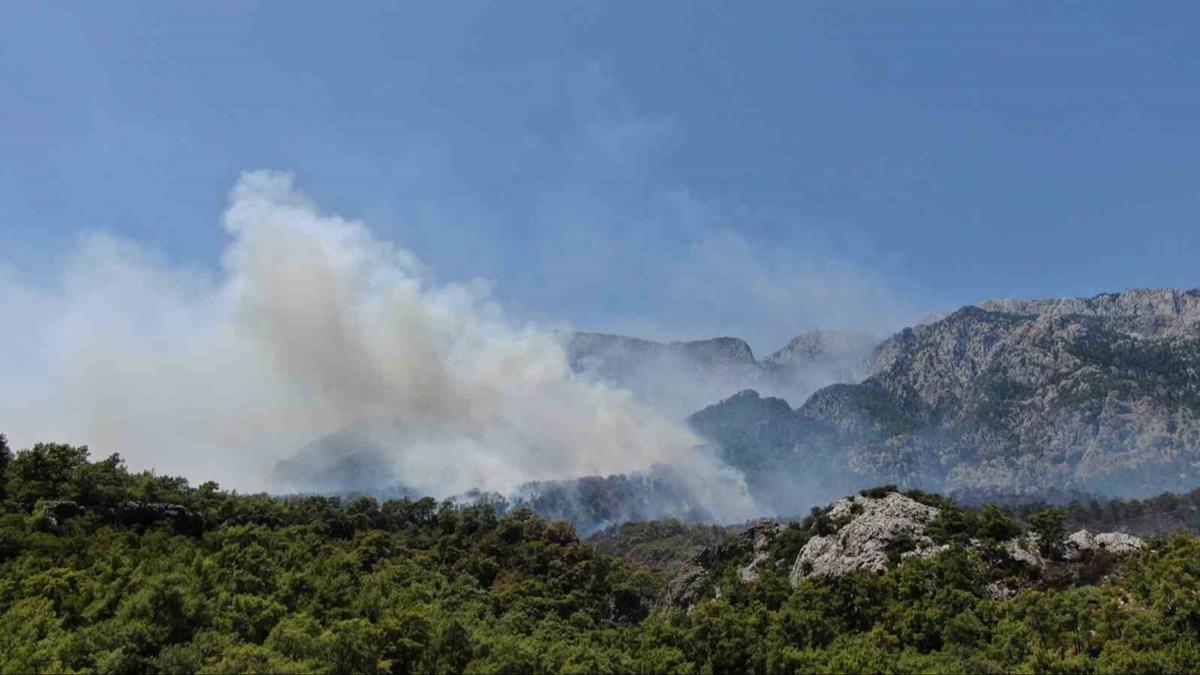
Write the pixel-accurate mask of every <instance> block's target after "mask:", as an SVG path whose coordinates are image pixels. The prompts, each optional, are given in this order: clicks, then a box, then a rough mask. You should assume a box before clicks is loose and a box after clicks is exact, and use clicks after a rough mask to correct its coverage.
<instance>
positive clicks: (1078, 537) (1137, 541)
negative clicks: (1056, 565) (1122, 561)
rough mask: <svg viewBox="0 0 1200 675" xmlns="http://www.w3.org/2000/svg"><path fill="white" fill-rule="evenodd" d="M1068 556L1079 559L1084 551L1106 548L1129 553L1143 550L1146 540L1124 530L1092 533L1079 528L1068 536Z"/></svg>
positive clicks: (1119, 553) (1119, 552)
mask: <svg viewBox="0 0 1200 675" xmlns="http://www.w3.org/2000/svg"><path fill="white" fill-rule="evenodd" d="M1066 544H1067V550H1066V558H1067V559H1068V560H1078V559H1079V558H1080V557H1082V555H1083V552H1084V551H1095V550H1104V551H1108V552H1110V553H1115V554H1117V555H1128V554H1130V553H1136V552H1138V551H1140V550H1142V547H1143V546H1145V542H1143V541H1142V539H1141V538H1140V537H1135V536H1133V535H1132V534H1125V533H1124V532H1101V533H1098V534H1096V533H1092V532H1089V531H1088V530H1079V531H1078V532H1074V533H1072V534H1071V535H1070V536H1069V537H1067V542H1066Z"/></svg>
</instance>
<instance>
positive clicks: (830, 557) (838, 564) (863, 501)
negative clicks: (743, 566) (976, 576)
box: [790, 492, 939, 583]
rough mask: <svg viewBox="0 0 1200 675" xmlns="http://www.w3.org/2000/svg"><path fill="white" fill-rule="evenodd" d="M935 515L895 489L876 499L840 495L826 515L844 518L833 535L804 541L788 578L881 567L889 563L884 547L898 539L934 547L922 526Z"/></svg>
mask: <svg viewBox="0 0 1200 675" xmlns="http://www.w3.org/2000/svg"><path fill="white" fill-rule="evenodd" d="M938 514H939V511H938V509H936V508H933V507H932V506H926V505H925V504H922V503H920V502H917V501H915V500H913V499H910V498H908V497H905V496H904V495H902V494H899V493H896V492H892V493H889V494H887V495H886V496H884V497H883V498H880V499H874V498H870V497H864V496H862V495H857V496H855V497H852V498H850V499H842V500H839V501H837V502H835V503H834V504H833V508H832V509H831V510H830V512H829V514H828V517H829V518H830V519H831V520H833V522H835V523H837V522H839V521H843V520H848V521H849V522H846V523H845V524H844V525H842V526H841V527H840V528H839V529H838V530H837V532H835V533H833V534H830V535H827V536H820V535H818V536H815V537H813V538H811V539H809V540H808V543H806V544H805V545H804V548H803V549H801V550H800V555H799V557H797V558H796V562H795V564H794V565H793V566H792V573H791V576H790V578H791V581H792V583H796V582H797V581H799V580H800V579H802V578H804V577H808V576H819V577H836V576H842V575H843V574H847V573H849V572H856V571H863V570H865V571H869V572H883V571H884V570H886V569H887V566H888V562H889V556H888V553H889V548H890V547H891V546H892V545H893V544H895V543H896V542H897V541H900V540H901V539H904V540H906V541H907V542H909V543H911V548H913V549H917V550H920V549H930V548H933V546H934V542H933V540H932V539H930V538H929V537H927V536H926V535H925V530H926V528H927V527H928V526H929V524H930V523H932V522H933V521H934V519H936V518H937V517H938ZM896 555H899V553H896Z"/></svg>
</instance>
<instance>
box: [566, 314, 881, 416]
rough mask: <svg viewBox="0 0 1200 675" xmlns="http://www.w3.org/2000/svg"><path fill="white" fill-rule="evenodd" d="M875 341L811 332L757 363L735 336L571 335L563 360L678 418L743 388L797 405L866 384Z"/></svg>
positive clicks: (863, 336)
mask: <svg viewBox="0 0 1200 675" xmlns="http://www.w3.org/2000/svg"><path fill="white" fill-rule="evenodd" d="M879 341H880V339H879V338H878V337H876V336H873V335H869V334H866V333H858V332H853V331H830V330H815V331H810V332H807V333H804V334H802V335H799V336H797V337H796V338H794V339H793V340H792V341H791V342H789V343H788V344H787V345H786V346H784V347H783V348H782V349H780V350H779V351H777V352H775V353H773V354H771V355H770V356H768V357H766V358H765V359H763V360H761V361H759V360H756V359H755V358H754V352H753V351H752V350H751V349H750V345H749V344H747V343H746V341H745V340H742V339H740V338H734V337H718V338H712V339H709V340H694V341H688V342H670V343H661V342H652V341H650V340H642V339H638V338H632V337H626V336H622V335H605V334H602V333H575V334H574V335H573V336H572V337H571V339H570V341H569V342H568V344H567V356H568V359H569V360H570V364H571V368H572V369H574V370H575V371H576V372H579V373H584V374H587V375H590V376H592V377H595V378H597V379H600V380H603V381H606V382H609V383H612V384H614V385H617V386H620V387H624V388H627V389H630V390H632V391H633V392H634V393H635V394H637V395H639V396H640V397H641V398H642V399H643V400H644V401H646V402H648V403H650V404H651V405H654V406H657V407H658V408H660V409H665V410H666V411H668V412H671V413H675V414H677V415H678V416H679V417H683V416H685V415H687V414H689V413H691V412H693V411H695V410H697V409H699V408H701V407H703V406H705V405H708V404H709V403H712V402H713V401H716V400H720V399H723V398H726V397H728V396H731V395H733V394H735V393H737V392H739V391H742V390H744V389H754V390H756V391H760V392H763V393H766V394H770V395H774V396H781V397H784V398H786V399H788V400H789V401H795V402H797V403H799V402H802V401H804V400H805V399H806V398H808V396H809V395H811V394H812V393H813V392H815V391H816V390H818V389H820V388H821V387H824V386H828V385H830V384H834V383H837V382H853V381H856V380H857V379H858V378H860V377H863V376H864V375H865V374H866V373H867V366H868V365H869V363H868V362H869V359H870V356H871V353H872V350H873V349H874V347H875V346H876V345H878V344H879Z"/></svg>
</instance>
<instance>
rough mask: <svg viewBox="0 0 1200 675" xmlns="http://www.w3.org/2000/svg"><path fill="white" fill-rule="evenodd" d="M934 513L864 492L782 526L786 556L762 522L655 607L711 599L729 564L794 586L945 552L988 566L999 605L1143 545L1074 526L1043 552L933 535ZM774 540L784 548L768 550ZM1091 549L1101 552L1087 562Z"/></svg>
mask: <svg viewBox="0 0 1200 675" xmlns="http://www.w3.org/2000/svg"><path fill="white" fill-rule="evenodd" d="M942 515H943V512H942V510H941V509H939V508H937V507H936V506H931V505H930V504H927V503H923V502H922V501H918V500H917V499H914V498H913V497H910V496H908V495H905V494H901V493H899V492H896V491H886V492H885V491H877V490H868V491H865V492H864V493H860V494H858V495H855V496H853V497H848V498H845V499H839V500H837V501H835V502H833V503H832V504H830V505H829V506H828V507H826V508H824V509H814V516H813V518H810V519H808V520H806V521H805V523H804V524H803V525H801V526H800V529H799V530H790V529H789V530H788V531H789V532H792V533H796V532H800V533H807V534H805V536H807V539H806V540H803V544H802V545H800V548H799V553H798V554H796V555H795V557H794V558H789V557H788V556H785V555H783V554H782V553H781V551H786V550H792V551H794V550H795V548H792V549H788V545H786V541H787V540H781V536H782V535H783V533H784V531H785V528H783V527H781V526H780V525H778V524H777V523H775V522H773V521H764V522H762V523H759V524H757V525H755V526H753V527H750V528H748V529H746V530H744V531H742V532H741V533H740V534H738V535H736V536H734V537H731V538H729V539H728V540H726V541H723V542H722V543H720V544H717V545H713V546H708V547H706V548H705V549H704V550H703V551H701V552H700V553H698V554H696V555H695V556H693V557H692V558H691V559H690V560H689V561H688V562H687V563H686V564H685V565H683V566H682V567H681V568H680V570H679V571H678V573H677V574H676V575H675V577H674V578H673V579H672V580H671V581H670V582H669V584H668V589H667V593H666V595H665V596H664V604H665V605H667V606H670V607H677V608H688V607H691V606H692V605H693V604H695V603H696V602H698V601H700V600H702V599H704V598H706V597H711V596H719V595H720V590H721V589H720V588H718V587H717V581H718V579H719V578H722V575H723V574H725V573H726V572H727V571H728V570H730V569H731V566H732V565H736V566H735V567H733V568H732V569H734V570H735V571H736V573H737V575H738V577H739V578H740V579H741V580H742V581H743V582H746V583H750V582H754V581H756V580H758V579H759V578H760V577H761V575H762V574H763V573H764V572H767V571H778V572H784V571H787V570H789V569H790V574H789V575H788V578H789V580H790V582H791V583H792V584H793V585H794V584H798V583H801V582H802V581H803V580H804V579H807V578H822V577H840V576H843V575H846V574H851V573H855V572H868V573H876V574H882V573H884V572H886V571H887V570H889V569H891V568H892V567H894V566H896V565H898V564H901V563H902V562H903V561H905V560H910V559H913V558H929V557H933V556H938V555H941V554H944V553H946V552H948V551H950V550H951V549H955V548H959V549H963V548H965V549H967V550H968V551H970V552H971V555H972V556H973V557H974V559H975V560H976V562H977V564H979V565H986V566H990V568H991V570H992V574H991V575H990V576H991V577H992V579H993V581H992V582H991V583H990V585H989V586H988V587H987V589H985V592H986V593H987V594H988V595H989V597H993V598H996V599H1003V598H1008V597H1012V596H1013V595H1015V594H1016V593H1018V592H1019V591H1020V590H1021V589H1023V588H1030V587H1038V588H1065V587H1068V586H1071V585H1076V584H1080V583H1097V582H1099V581H1102V580H1103V579H1104V578H1107V575H1109V574H1110V573H1112V572H1113V571H1114V570H1116V569H1117V568H1118V566H1119V565H1120V564H1121V559H1122V558H1124V557H1126V556H1128V555H1131V554H1133V553H1136V552H1138V551H1140V550H1142V548H1143V547H1144V546H1145V544H1144V543H1143V541H1142V540H1141V539H1139V538H1138V537H1135V536H1132V535H1129V534H1125V533H1123V532H1105V533H1092V532H1089V531H1088V530H1079V531H1077V532H1075V533H1073V534H1071V535H1070V536H1068V537H1067V538H1066V539H1065V541H1064V543H1063V546H1062V547H1061V549H1059V550H1057V551H1050V552H1047V555H1043V552H1042V549H1043V547H1042V546H1041V544H1040V542H1039V540H1038V536H1037V535H1036V534H1034V533H1032V532H1025V533H1021V534H1019V535H1017V536H1015V537H1012V538H1010V539H1007V540H1004V541H993V540H990V539H987V540H979V539H970V540H966V541H963V540H955V539H941V538H939V537H942V536H943V535H940V534H938V532H939V528H936V527H933V525H934V524H935V523H936V522H937V521H938V519H939V518H940V517H941V516H942ZM792 527H796V526H795V525H794V526H792ZM812 528H815V530H814V529H812ZM814 532H820V533H819V534H818V533H814ZM789 536H793V535H789ZM780 542H784V543H785V545H781V546H777V545H776V544H777V543H780ZM798 544H799V542H797V545H798ZM1101 551H1103V552H1105V554H1106V555H1102V556H1099V557H1097V554H1098V553H1099V552H1101Z"/></svg>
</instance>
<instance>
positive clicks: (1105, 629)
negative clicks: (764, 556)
mask: <svg viewBox="0 0 1200 675" xmlns="http://www.w3.org/2000/svg"><path fill="white" fill-rule="evenodd" d="M0 491H2V492H0V500H2V504H3V506H2V515H0V670H3V671H5V672H31V671H54V672H63V671H93V670H94V671H104V672H171V673H182V672H196V671H204V672H248V671H257V672H397V673H399V672H457V671H462V670H466V671H469V672H521V673H529V672H605V671H617V672H668V671H670V672H707V671H716V672H746V671H753V672H772V673H784V672H829V671H842V672H869V671H878V672H904V671H930V670H933V671H963V670H969V671H974V672H1008V671H1013V670H1023V671H1038V672H1046V671H1074V672H1090V671H1097V672H1134V671H1143V672H1163V671H1168V672H1182V671H1196V670H1198V669H1200V597H1197V595H1196V593H1195V588H1196V587H1197V584H1200V540H1197V539H1195V538H1193V537H1191V536H1187V535H1178V536H1174V537H1172V538H1170V539H1169V540H1161V539H1159V540H1151V541H1150V542H1149V545H1148V546H1147V547H1146V548H1145V549H1144V550H1142V551H1141V552H1140V553H1136V554H1134V555H1132V556H1130V557H1129V558H1128V559H1125V560H1124V561H1123V562H1122V563H1120V564H1119V565H1115V566H1114V565H1112V564H1111V563H1112V561H1111V560H1109V561H1107V563H1106V564H1105V565H1099V566H1097V569H1103V570H1105V573H1104V574H1102V575H1099V576H1097V577H1096V578H1094V579H1093V578H1089V577H1083V578H1080V579H1079V580H1076V581H1073V582H1072V583H1069V584H1065V585H1061V584H1060V585H1055V584H1040V585H1039V584H1034V585H1031V586H1030V587H1029V588H1026V589H1025V590H1023V591H1021V592H1020V593H1018V594H1017V595H1015V596H1013V597H1008V598H1005V599H996V598H995V597H994V593H991V592H990V591H989V584H991V583H993V582H994V580H995V576H996V575H997V574H1006V575H1020V574H1026V575H1036V574H1037V572H1036V571H1035V570H1031V569H1026V568H1022V567H1021V566H1020V565H1019V564H1015V563H1013V562H1012V561H1007V560H999V559H992V558H990V557H989V556H993V555H994V554H995V553H996V549H995V547H990V548H989V544H988V542H989V541H992V540H994V541H1000V540H1001V539H1003V538H1005V537H1010V536H1012V535H1013V533H1014V532H1015V531H1019V530H1021V529H1022V528H1023V527H1025V526H1024V525H1022V524H1021V523H1019V522H1017V521H1014V520H1010V519H1007V518H1005V517H1004V516H1002V515H1000V514H999V512H998V511H996V510H995V509H991V510H987V511H986V512H975V511H966V510H962V509H958V508H957V507H954V506H953V504H952V503H951V502H949V501H948V500H944V499H942V498H937V497H932V496H927V497H922V498H923V499H926V500H927V501H929V500H932V501H931V503H936V504H938V505H939V506H940V508H941V512H942V513H944V514H950V515H946V516H944V517H941V518H940V520H939V522H938V523H936V524H935V525H936V528H935V529H937V530H938V531H939V532H943V533H945V540H946V541H947V542H951V543H948V544H946V548H945V549H939V550H940V551H941V552H940V553H938V554H937V555H930V556H928V557H913V558H908V559H905V558H904V557H903V556H897V558H896V560H895V561H894V563H893V564H889V566H888V567H887V569H886V571H884V572H883V573H879V574H876V573H868V572H856V573H851V574H846V575H844V576H840V577H833V578H821V577H805V578H801V579H798V580H789V578H788V572H787V571H786V570H783V571H779V570H776V569H774V568H771V567H769V566H768V567H766V568H764V569H763V570H762V571H761V573H759V574H758V575H757V576H756V577H755V578H753V579H750V580H747V578H746V577H743V576H741V575H739V574H737V571H736V566H737V565H739V564H741V563H742V562H743V561H738V560H730V561H728V562H729V564H728V565H726V566H725V567H724V568H723V569H721V570H719V571H718V576H717V577H716V578H715V579H714V582H715V583H714V585H713V587H712V589H711V591H712V592H710V593H708V594H706V595H704V596H703V597H702V598H700V599H698V601H697V602H696V603H695V604H693V605H692V606H690V608H688V609H673V608H670V607H668V606H667V605H666V604H665V603H664V602H662V600H661V597H662V596H661V593H662V591H663V588H662V586H661V580H662V575H661V574H656V573H653V572H652V571H651V570H650V569H649V567H645V568H644V567H642V566H640V565H638V564H636V563H633V562H626V561H623V560H620V559H618V558H615V557H609V556H606V555H602V554H600V553H598V552H597V550H596V549H595V548H594V547H593V546H592V545H591V544H590V543H587V542H582V541H580V540H579V539H578V538H577V537H576V535H575V533H574V532H573V531H572V530H571V529H570V528H569V527H568V526H566V525H563V524H559V523H550V522H546V521H544V520H542V519H541V518H539V517H537V516H535V515H533V514H532V513H531V512H530V511H528V510H521V509H518V510H516V511H513V512H511V513H508V514H506V515H503V516H497V515H496V514H495V512H494V511H493V510H492V507H491V506H488V505H478V506H453V505H450V504H439V503H437V502H435V501H434V500H432V499H420V500H415V501H414V500H392V501H387V502H383V503H380V502H377V501H375V500H373V499H369V498H364V499H358V500H354V501H349V502H345V501H339V500H336V499H329V498H322V497H306V498H296V499H288V500H282V499H275V498H271V497H268V496H265V495H236V494H231V493H228V492H224V491H222V490H220V489H218V487H217V486H216V485H214V484H212V483H207V484H204V485H201V486H199V487H192V486H189V485H188V484H187V483H186V482H185V481H183V480H182V479H176V478H168V477H162V476H155V475H153V474H149V473H130V472H128V471H127V470H126V469H125V468H124V467H123V465H122V464H121V462H120V460H119V458H117V457H115V456H114V457H110V458H107V459H102V460H98V461H91V460H90V459H89V458H88V456H87V451H86V449H84V448H75V447H70V446H64V445H38V446H35V447H33V448H30V449H28V450H24V451H21V452H17V453H12V452H10V451H9V450H8V448H7V447H0ZM1051 515H1053V514H1051ZM819 516H820V514H819V513H818V514H814V516H812V517H810V518H809V519H807V520H805V521H802V522H797V523H795V524H794V525H792V526H789V527H786V528H785V530H786V531H785V532H784V533H783V534H782V536H781V537H780V538H778V539H777V541H778V542H779V544H778V546H779V548H780V551H779V552H778V553H779V555H781V556H783V557H784V558H786V557H787V556H790V555H792V554H794V552H795V551H796V550H798V549H799V547H800V546H801V545H803V544H804V543H805V541H807V540H808V539H810V538H812V537H815V536H821V535H822V534H828V533H829V532H831V531H833V530H835V529H836V527H837V523H836V522H834V523H831V522H827V520H823V519H822V518H820V517H819ZM1030 523H1031V525H1030V527H1031V528H1032V529H1034V530H1035V531H1037V532H1039V533H1042V534H1043V535H1045V537H1046V538H1045V539H1043V541H1047V542H1049V541H1051V540H1052V539H1053V537H1054V536H1055V534H1054V533H1055V532H1056V527H1057V528H1058V529H1061V527H1060V526H1061V519H1060V520H1058V521H1056V520H1055V519H1054V518H1053V517H1050V518H1047V517H1045V515H1044V514H1043V515H1042V516H1041V517H1040V518H1031V519H1030ZM635 530H636V531H633V532H631V533H630V534H631V535H632V536H636V537H637V538H638V539H639V541H638V542H635V544H634V545H630V546H627V547H625V548H623V549H622V550H623V551H625V552H630V551H633V550H635V549H636V550H637V551H639V552H640V554H641V555H645V556H647V557H646V559H645V562H646V563H647V565H648V566H650V565H653V564H656V563H657V562H661V561H662V560H660V559H659V558H657V557H656V555H655V554H653V552H652V547H651V548H647V546H648V545H649V544H652V543H653V539H654V538H655V537H656V536H659V535H658V530H657V529H656V528H655V527H649V526H644V527H641V528H640V529H639V528H635ZM661 534H662V535H663V536H664V537H667V538H670V537H675V538H677V539H678V541H680V542H684V543H685V544H686V545H688V546H692V545H697V544H703V543H707V542H708V541H709V539H710V538H711V537H713V536H714V535H716V534H719V533H716V532H711V531H706V532H700V531H689V530H687V529H686V528H684V529H681V528H677V527H672V526H667V527H665V528H662V531H661ZM968 538H969V539H972V540H975V543H973V544H971V545H969V546H968V545H966V544H962V545H955V544H954V543H953V542H960V543H961V542H965V541H967V540H968ZM610 544H612V545H613V546H617V547H618V548H621V546H620V545H619V543H617V542H610ZM1052 548H1053V547H1049V548H1048V549H1047V551H1046V555H1048V556H1051V557H1053V556H1054V555H1055V552H1054V551H1053V550H1050V549H1052ZM785 549H786V550H785ZM1099 562H1104V561H1103V560H1101V561H1099Z"/></svg>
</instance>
